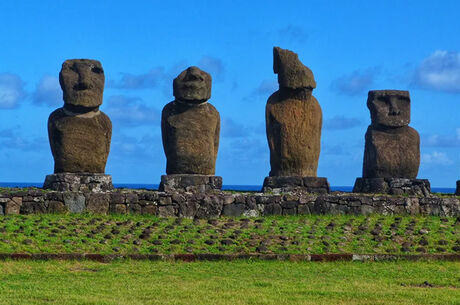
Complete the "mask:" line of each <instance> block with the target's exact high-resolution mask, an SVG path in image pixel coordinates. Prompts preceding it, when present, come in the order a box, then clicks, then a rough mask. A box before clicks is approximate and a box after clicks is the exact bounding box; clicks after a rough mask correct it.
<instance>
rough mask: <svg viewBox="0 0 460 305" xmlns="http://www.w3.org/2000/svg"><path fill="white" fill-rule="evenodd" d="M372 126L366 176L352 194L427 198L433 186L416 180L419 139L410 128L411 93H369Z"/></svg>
mask: <svg viewBox="0 0 460 305" xmlns="http://www.w3.org/2000/svg"><path fill="white" fill-rule="evenodd" d="M367 107H368V108H369V111H370V113H371V121H372V123H371V125H369V127H368V129H367V132H366V137H365V138H366V144H365V147H364V164H363V177H362V178H358V179H356V183H355V186H354V189H353V192H359V193H389V194H395V195H397V194H410V195H427V194H429V192H430V183H429V181H428V180H426V179H416V177H417V173H418V168H419V165H420V136H419V134H418V132H417V131H416V130H415V129H413V128H412V127H409V126H408V125H409V122H410V96H409V92H408V91H400V90H372V91H369V95H368V98H367Z"/></svg>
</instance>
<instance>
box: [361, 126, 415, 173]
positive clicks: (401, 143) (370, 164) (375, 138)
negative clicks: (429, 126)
mask: <svg viewBox="0 0 460 305" xmlns="http://www.w3.org/2000/svg"><path fill="white" fill-rule="evenodd" d="M419 165H420V136H419V134H418V132H417V131H416V130H415V129H413V128H411V127H409V126H403V127H399V128H385V127H383V128H382V127H381V126H373V125H371V126H369V128H368V129H367V132H366V144H365V149H364V165H363V177H364V178H409V179H415V178H416V177H417V173H418V168H419Z"/></svg>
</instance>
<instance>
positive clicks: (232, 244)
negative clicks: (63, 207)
mask: <svg viewBox="0 0 460 305" xmlns="http://www.w3.org/2000/svg"><path fill="white" fill-rule="evenodd" d="M13 252H22V253H101V254H112V253H113V254H116V253H119V254H131V253H141V254H155V253H159V254H171V253H172V254H180V253H275V254H284V253H290V254H311V253H313V254H321V253H356V254H364V253H365V254H373V253H377V254H387V253H389V254H401V253H405V254H418V253H460V218H453V217H445V218H443V217H412V216H403V217H400V216H381V215H374V216H368V217H366V216H330V215H314V216H282V217H265V218H238V219H235V218H221V219H214V220H191V219H166V218H156V217H152V216H147V215H107V216H101V215H97V216H95V215H81V214H79V215H50V214H46V215H27V216H26V215H18V216H4V217H0V253H13Z"/></svg>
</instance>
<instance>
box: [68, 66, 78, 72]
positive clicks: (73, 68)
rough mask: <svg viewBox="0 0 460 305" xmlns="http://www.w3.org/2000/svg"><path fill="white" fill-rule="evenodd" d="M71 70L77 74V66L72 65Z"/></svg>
mask: <svg viewBox="0 0 460 305" xmlns="http://www.w3.org/2000/svg"><path fill="white" fill-rule="evenodd" d="M69 69H70V70H72V71H73V72H77V67H75V65H71V66H70V67H69Z"/></svg>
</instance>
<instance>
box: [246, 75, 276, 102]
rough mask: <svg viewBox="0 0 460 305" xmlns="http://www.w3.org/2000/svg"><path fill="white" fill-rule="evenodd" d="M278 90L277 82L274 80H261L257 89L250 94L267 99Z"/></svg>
mask: <svg viewBox="0 0 460 305" xmlns="http://www.w3.org/2000/svg"><path fill="white" fill-rule="evenodd" d="M277 90H278V82H277V81H276V80H268V79H265V80H263V81H262V82H261V83H260V84H259V86H257V88H255V89H254V91H253V92H252V95H253V96H257V97H265V98H268V97H269V96H270V95H271V94H272V93H273V92H275V91H277Z"/></svg>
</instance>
